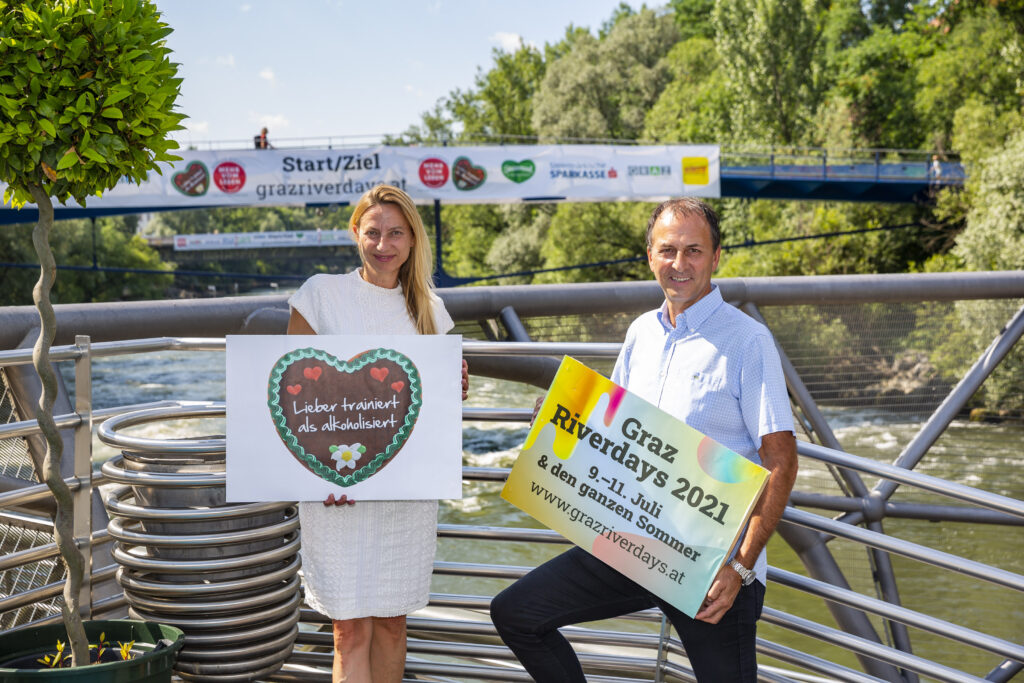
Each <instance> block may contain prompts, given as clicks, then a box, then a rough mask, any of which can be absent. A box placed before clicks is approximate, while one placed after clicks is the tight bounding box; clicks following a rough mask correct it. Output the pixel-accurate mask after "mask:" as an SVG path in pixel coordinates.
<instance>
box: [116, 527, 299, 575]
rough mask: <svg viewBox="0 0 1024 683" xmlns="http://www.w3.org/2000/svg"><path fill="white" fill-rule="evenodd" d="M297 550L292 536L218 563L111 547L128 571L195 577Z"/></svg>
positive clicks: (245, 566)
mask: <svg viewBox="0 0 1024 683" xmlns="http://www.w3.org/2000/svg"><path fill="white" fill-rule="evenodd" d="M298 549H299V537H298V535H296V536H295V537H294V538H292V540H291V541H289V542H288V543H286V544H285V545H283V546H281V547H280V548H274V549H273V550H266V551H264V552H261V553H255V554H252V555H242V556H239V557H233V558H227V559H220V560H156V559H152V558H148V557H139V556H137V555H132V554H131V553H129V552H127V551H125V550H124V549H122V548H121V547H120V546H115V548H114V551H113V555H114V559H115V560H117V562H118V564H122V565H124V566H126V567H131V568H132V569H138V570H141V571H147V572H160V573H163V574H197V573H200V572H221V571H229V570H232V569H248V568H252V567H257V566H260V565H264V564H270V563H271V562H279V561H281V560H284V559H287V558H288V557H291V556H292V555H294V554H295V553H296V552H297V551H298Z"/></svg>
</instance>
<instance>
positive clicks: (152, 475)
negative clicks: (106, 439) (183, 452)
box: [100, 455, 227, 488]
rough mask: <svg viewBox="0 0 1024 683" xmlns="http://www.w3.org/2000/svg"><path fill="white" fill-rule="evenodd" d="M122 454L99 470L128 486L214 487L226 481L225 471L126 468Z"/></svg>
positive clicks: (110, 478)
mask: <svg viewBox="0 0 1024 683" xmlns="http://www.w3.org/2000/svg"><path fill="white" fill-rule="evenodd" d="M123 462H124V456H123V455H116V456H114V457H113V458H111V459H110V460H108V461H106V462H105V463H103V465H102V466H101V467H100V471H101V472H103V474H104V475H105V476H106V477H107V479H109V480H110V481H112V482H114V483H117V484H126V485H128V486H154V487H157V488H164V487H173V488H179V487H181V488H214V487H223V486H224V484H225V482H226V481H227V475H226V473H225V472H223V471H220V472H182V473H170V472H146V471H145V470H128V469H125V468H124V467H123V466H122V463H123Z"/></svg>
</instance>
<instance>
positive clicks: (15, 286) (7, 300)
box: [0, 216, 173, 306]
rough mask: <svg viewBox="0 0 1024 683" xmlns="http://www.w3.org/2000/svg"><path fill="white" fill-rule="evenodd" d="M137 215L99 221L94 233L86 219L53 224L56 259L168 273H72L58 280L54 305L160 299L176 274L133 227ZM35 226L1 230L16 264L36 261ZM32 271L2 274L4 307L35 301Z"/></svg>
mask: <svg viewBox="0 0 1024 683" xmlns="http://www.w3.org/2000/svg"><path fill="white" fill-rule="evenodd" d="M135 222H136V220H135V217H134V216H130V217H126V216H109V217H105V218H97V219H96V226H95V230H94V228H93V224H92V221H90V220H89V219H86V218H76V219H70V220H63V221H57V222H56V223H55V224H54V226H53V233H52V237H53V243H54V244H53V253H54V260H55V261H56V262H58V263H61V264H64V265H68V266H86V267H88V266H91V265H93V262H94V257H95V263H96V264H97V265H98V266H100V267H111V268H125V269H138V270H156V271H165V272H166V274H165V275H157V274H147V273H130V272H120V273H118V272H102V271H99V270H95V271H93V270H68V271H64V272H63V273H61V276H60V278H58V279H57V280H56V281H55V282H54V286H53V290H52V292H51V298H52V300H53V301H55V302H58V303H59V302H65V303H80V302H84V301H116V300H123V299H156V298H160V297H162V296H164V295H165V293H166V291H167V288H168V287H169V286H170V285H171V284H172V283H173V270H171V268H170V267H169V266H168V265H167V264H165V263H163V262H162V261H161V259H160V255H159V254H158V253H157V252H156V250H154V249H153V248H152V247H150V246H149V245H148V244H147V243H146V242H145V240H143V239H142V238H140V237H137V236H135V234H134V231H133V230H131V229H130V226H131V225H132V224H134V223H135ZM31 237H32V225H31V224H25V223H23V224H17V225H11V226H8V227H7V229H6V230H4V231H2V232H0V249H2V251H3V253H4V254H7V255H9V256H8V257H7V258H9V259H10V260H11V262H13V263H34V262H35V261H36V254H35V250H34V249H33V248H32V246H31V245H32V241H31ZM35 277H36V276H35V275H34V274H33V271H32V270H30V269H28V268H4V269H2V270H0V306H15V305H18V304H22V303H24V302H25V301H27V300H29V299H30V298H31V297H32V287H33V282H34V279H35Z"/></svg>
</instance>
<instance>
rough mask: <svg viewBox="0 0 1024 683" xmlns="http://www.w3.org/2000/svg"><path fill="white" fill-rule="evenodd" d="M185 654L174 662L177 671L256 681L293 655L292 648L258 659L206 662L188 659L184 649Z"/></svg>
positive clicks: (219, 679)
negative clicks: (218, 662) (216, 662)
mask: <svg viewBox="0 0 1024 683" xmlns="http://www.w3.org/2000/svg"><path fill="white" fill-rule="evenodd" d="M182 652H184V653H185V656H184V657H182V656H181V655H179V656H178V660H177V661H176V662H175V664H174V668H175V670H176V671H178V672H180V673H183V674H186V675H193V676H197V677H202V679H204V680H207V681H229V680H238V681H254V680H259V679H260V678H262V677H263V676H265V675H267V674H271V673H273V672H274V671H277V669H278V667H280V666H281V663H282V662H284V661H285V660H286V659H288V657H290V656H291V650H290V649H289V650H288V651H286V652H275V653H273V654H270V655H267V656H266V657H260V658H258V659H246V660H243V661H241V662H232V663H227V664H225V663H220V664H208V663H205V662H194V661H191V660H189V659H188V655H189V654H190V653H189V652H188V651H187V650H185V649H182Z"/></svg>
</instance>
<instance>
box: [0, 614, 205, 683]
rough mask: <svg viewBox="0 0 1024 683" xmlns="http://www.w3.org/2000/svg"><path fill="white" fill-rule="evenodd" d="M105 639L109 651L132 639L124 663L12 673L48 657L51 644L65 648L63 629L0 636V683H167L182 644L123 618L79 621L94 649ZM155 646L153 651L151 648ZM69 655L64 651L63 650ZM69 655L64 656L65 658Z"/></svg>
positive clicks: (174, 633)
mask: <svg viewBox="0 0 1024 683" xmlns="http://www.w3.org/2000/svg"><path fill="white" fill-rule="evenodd" d="M101 633H102V634H104V635H105V640H106V641H107V642H109V643H110V644H111V646H112V649H116V648H117V643H118V642H122V643H127V642H129V641H132V640H134V641H135V645H134V646H132V652H133V653H137V654H136V655H135V657H134V658H132V659H130V660H128V661H114V662H105V663H100V664H90V665H88V666H76V667H73V668H70V669H33V668H14V667H17V666H24V665H23V664H19V661H20V662H26V661H27V662H35V661H36V659H38V658H41V657H43V656H44V655H49V654H53V652H54V651H55V650H56V646H57V640H58V639H59V640H62V641H64V642H65V643H67V640H68V638H67V631H66V630H65V629H64V624H53V625H50V626H37V627H34V628H24V629H19V630H16V631H8V632H6V633H0V653H2V654H0V683H18V682H20V681H80V682H81V683H85V682H86V681H88V682H89V683H170V680H171V667H173V666H174V662H175V660H176V659H177V658H178V650H180V649H181V646H182V645H184V644H185V634H184V633H182V632H181V630H180V629H177V628H174V627H173V626H167V625H164V624H157V623H154V622H150V621H132V620H127V619H120V620H111V621H87V622H85V634H86V636H87V637H88V639H89V643H90V644H95V643H96V642H97V641H98V640H99V637H100V634H101ZM158 644H159V649H156V648H157V647H158ZM65 652H70V646H67V647H65ZM69 656H70V655H69Z"/></svg>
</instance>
